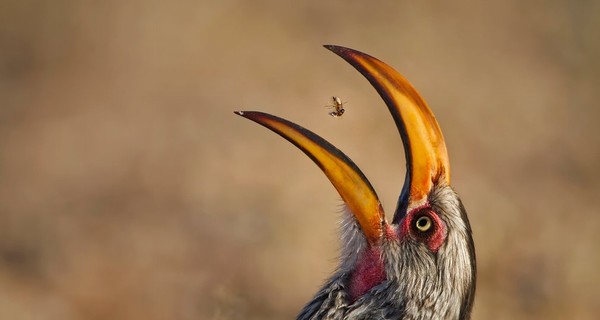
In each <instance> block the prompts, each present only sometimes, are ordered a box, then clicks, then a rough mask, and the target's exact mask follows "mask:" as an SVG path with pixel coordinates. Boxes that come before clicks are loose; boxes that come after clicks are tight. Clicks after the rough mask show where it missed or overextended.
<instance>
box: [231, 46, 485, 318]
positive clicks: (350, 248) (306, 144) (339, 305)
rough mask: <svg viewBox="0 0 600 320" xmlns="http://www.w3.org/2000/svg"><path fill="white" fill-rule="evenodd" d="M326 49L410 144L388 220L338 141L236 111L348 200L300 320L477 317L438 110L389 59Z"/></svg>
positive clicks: (464, 228) (471, 253) (468, 239)
mask: <svg viewBox="0 0 600 320" xmlns="http://www.w3.org/2000/svg"><path fill="white" fill-rule="evenodd" d="M325 47H326V48H327V49H329V50H331V51H333V52H334V53H336V54H337V55H339V56H340V57H342V58H343V59H344V60H346V61H347V62H348V63H350V64H351V65H352V66H353V67H354V68H356V69H357V70H358V71H359V72H360V73H361V74H362V75H363V76H365V77H366V78H367V79H368V80H369V82H370V83H371V85H373V86H374V87H375V89H376V90H377V92H378V93H379V95H380V96H381V97H382V98H383V100H384V101H385V104H386V105H387V107H388V109H389V111H390V113H391V114H392V117H393V118H394V121H395V123H396V126H397V127H398V131H399V132H400V136H401V138H402V142H403V145H404V151H405V155H406V176H405V180H404V185H403V187H402V191H401V193H400V197H399V200H398V204H397V208H396V211H395V213H394V216H393V219H392V222H391V223H388V222H387V221H386V218H385V214H384V212H383V208H382V206H381V203H380V201H379V199H378V197H377V194H376V193H375V190H374V189H373V187H372V186H371V184H370V182H369V181H368V180H367V178H366V177H365V176H364V174H363V173H362V172H361V171H360V169H359V168H358V167H357V166H356V165H355V164H354V163H353V162H352V161H351V160H350V159H349V158H348V157H347V156H346V155H345V154H344V153H342V152H341V151H340V150H339V149H337V148H336V147H334V146H333V145H332V144H330V143H329V142H327V141H325V140H324V139H323V138H321V137H319V136H318V135H316V134H314V133H313V132H311V131H309V130H307V129H305V128H303V127H301V126H299V125H297V124H294V123H292V122H290V121H287V120H285V119H281V118H278V117H275V116H273V115H270V114H266V113H262V112H253V111H236V112H235V113H236V114H238V115H240V116H242V117H245V118H248V119H250V120H252V121H254V122H257V123H259V124H261V125H263V126H265V127H267V128H268V129H270V130H272V131H274V132H275V133H277V134H279V135H280V136H282V137H283V138H285V139H287V140H288V141H290V142H291V143H293V144H294V145H295V146H296V147H298V148H299V149H301V150H302V151H303V152H304V153H305V154H306V155H308V156H309V157H310V158H311V159H312V160H313V161H314V162H315V163H316V164H317V165H318V166H319V167H320V168H321V170H322V171H323V172H324V173H325V175H326V176H327V177H328V178H329V180H330V181H331V183H332V184H333V186H334V187H335V188H336V189H337V191H338V193H339V194H340V196H341V197H342V199H343V201H344V204H345V206H344V214H343V215H344V217H343V223H342V224H341V241H342V249H341V258H340V260H341V261H340V263H339V266H338V268H337V270H336V271H335V273H334V274H333V276H332V277H331V278H330V279H329V280H328V281H326V283H325V285H324V286H323V287H322V288H321V290H319V291H318V292H317V294H316V295H315V296H314V298H313V299H312V300H311V301H310V302H308V304H306V306H305V307H304V308H303V309H302V310H301V311H300V313H299V315H298V319H470V317H471V309H472V306H473V298H474V294H475V276H476V265H475V249H474V245H473V239H472V235H471V226H470V224H469V220H468V218H467V214H466V212H465V209H464V207H463V205H462V202H461V200H460V198H459V197H458V195H457V194H456V193H455V192H454V190H453V189H452V188H451V187H450V166H449V161H448V154H447V151H446V144H445V142H444V138H443V136H442V132H441V130H440V128H439V126H438V123H437V121H436V119H435V117H434V115H433V113H432V112H431V110H430V109H429V107H428V106H427V104H426V103H425V101H424V100H423V98H421V96H420V95H419V93H417V91H416V90H415V89H414V88H413V86H412V85H411V84H410V83H409V82H408V81H407V80H406V79H405V78H404V77H403V76H402V75H400V74H399V73H398V72H397V71H395V70H394V69H393V68H391V67H390V66H388V65H387V64H385V63H383V62H382V61H380V60H378V59H376V58H374V57H371V56H369V55H367V54H364V53H362V52H359V51H356V50H353V49H349V48H344V47H339V46H333V45H326V46H325Z"/></svg>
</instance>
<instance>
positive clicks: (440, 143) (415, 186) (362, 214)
mask: <svg viewBox="0 0 600 320" xmlns="http://www.w3.org/2000/svg"><path fill="white" fill-rule="evenodd" d="M325 47H326V48H327V49H329V50H331V51H333V52H334V53H336V54H337V55H339V56H340V57H342V58H344V59H345V60H346V61H347V62H349V63H350V64H351V65H352V66H354V67H355V68H356V69H357V70H358V71H359V72H360V73H362V74H363V76H365V77H366V78H367V79H368V80H369V82H370V83H371V85H373V86H374V87H375V89H376V90H377V92H379V95H380V96H381V97H382V98H383V100H384V101H385V103H386V105H387V106H388V109H389V110H390V113H391V114H392V117H393V118H394V121H395V122H396V126H397V127H398V131H399V132H400V136H401V137H402V141H403V144H404V152H405V154H406V166H407V171H406V179H405V181H404V186H403V188H402V193H401V194H400V198H399V200H398V208H397V209H396V213H395V214H394V222H395V223H396V222H398V221H399V220H400V219H401V218H402V217H403V216H404V214H405V213H406V210H407V208H408V207H413V206H416V205H419V204H423V203H424V201H426V199H427V195H428V194H429V192H430V191H431V189H432V188H433V186H434V185H435V184H436V183H438V182H440V179H443V180H444V182H446V183H447V184H449V183H450V166H449V163H448V154H447V151H446V145H445V143H444V138H443V136H442V132H441V131H440V128H439V126H438V124H437V121H436V120H435V117H434V115H433V113H432V112H431V110H430V109H429V107H428V106H427V104H426V103H425V101H424V100H423V99H422V98H421V96H420V95H419V94H418V93H417V91H416V90H415V89H414V88H413V86H412V85H411V84H410V83H409V82H408V80H406V79H405V78H404V77H402V76H401V75H400V74H399V73H398V72H397V71H395V70H394V69H392V68H391V67H390V66H388V65H387V64H385V63H383V62H381V61H379V60H377V59H375V58H373V57H371V56H369V55H367V54H364V53H361V52H359V51H356V50H352V49H348V48H344V47H338V46H330V45H328V46H325ZM235 113H236V114H238V115H240V116H242V117H245V118H248V119H250V120H252V121H254V122H256V123H259V124H261V125H263V126H264V127H266V128H269V129H270V130H272V131H274V132H275V133H277V134H279V135H280V136H282V137H283V138H285V139H287V140H288V141H290V142H291V143H293V144H294V145H295V146H296V147H298V148H299V149H300V150H302V151H303V152H304V153H305V154H306V155H308V156H309V157H310V158H311V159H312V160H313V161H314V162H315V163H316V164H317V165H318V166H319V167H320V168H321V170H322V171H323V172H324V173H325V175H326V176H327V177H328V178H329V180H330V181H331V183H332V184H333V186H334V187H335V188H336V189H337V191H338V193H339V194H340V196H341V197H342V199H343V200H344V202H345V203H346V205H347V206H348V208H349V209H350V211H351V212H352V214H353V215H354V217H355V218H356V220H357V221H358V223H359V225H360V227H361V229H362V232H363V234H364V235H365V238H366V239H367V241H368V243H369V244H370V245H374V244H377V243H378V242H379V241H380V239H381V237H382V235H383V231H384V230H383V228H384V226H385V225H386V223H387V222H386V221H385V214H384V212H383V208H382V206H381V203H380V201H379V198H378V197H377V194H376V193H375V190H374V189H373V187H372V186H371V184H370V183H369V181H368V180H367V178H366V177H365V176H364V174H363V173H362V172H361V171H360V169H358V167H357V166H356V165H355V164H354V163H353V162H352V160H350V158H348V157H347V156H346V155H345V154H344V153H342V152H341V151H340V150H339V149H337V148H336V147H334V146H333V145H332V144H330V143H329V142H327V141H326V140H325V139H323V138H321V137H319V136H318V135H316V134H314V133H313V132H311V131H309V130H307V129H305V128H303V127H301V126H299V125H297V124H294V123H292V122H290V121H287V120H285V119H281V118H278V117H275V116H273V115H270V114H266V113H262V112H254V111H236V112H235Z"/></svg>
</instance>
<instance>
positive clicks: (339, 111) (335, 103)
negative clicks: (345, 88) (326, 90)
mask: <svg viewBox="0 0 600 320" xmlns="http://www.w3.org/2000/svg"><path fill="white" fill-rule="evenodd" d="M331 102H332V104H331V105H327V106H326V107H328V108H331V109H333V110H332V111H331V112H329V115H330V116H332V117H334V118H339V117H341V116H342V115H343V114H344V112H345V111H346V110H345V109H344V102H342V99H340V98H339V97H336V96H333V97H331Z"/></svg>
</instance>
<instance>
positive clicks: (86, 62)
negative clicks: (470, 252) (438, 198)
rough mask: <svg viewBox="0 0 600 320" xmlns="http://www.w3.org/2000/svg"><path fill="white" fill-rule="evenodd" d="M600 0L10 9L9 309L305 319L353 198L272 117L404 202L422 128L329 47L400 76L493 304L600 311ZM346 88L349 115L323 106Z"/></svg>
mask: <svg viewBox="0 0 600 320" xmlns="http://www.w3.org/2000/svg"><path fill="white" fill-rule="evenodd" d="M599 31H600V3H599V2H598V1H518V0H514V1H497V2H495V3H485V4H484V3H482V2H480V1H466V2H462V3H459V4H458V3H454V4H440V5H433V4H425V3H419V2H418V1H342V0H339V1H327V2H326V1H318V0H314V1H303V2H302V3H300V2H299V1H288V2H284V1H276V0H271V1H235V0H229V1H212V2H209V1H178V2H167V1H156V0H150V1H66V0H60V1H45V2H43V1H22V0H18V1H17V0H13V1H9V0H2V1H0V318H1V319H61V320H63V319H65V320H68V319H92V320H93V319H112V320H117V319H148V320H153V319H242V318H246V319H281V318H288V319H289V318H292V317H293V316H294V315H295V314H296V312H297V311H298V310H299V309H300V308H301V306H302V305H303V303H304V302H306V301H308V299H309V298H310V297H311V295H312V294H313V293H314V292H315V291H316V290H317V289H318V287H319V286H320V284H321V282H322V281H323V280H324V279H325V278H326V277H327V275H328V274H329V273H330V272H331V271H332V270H333V268H334V266H335V261H336V260H335V259H336V248H337V246H338V242H337V238H336V237H337V235H336V221H337V218H338V215H339V214H338V213H337V211H338V210H339V205H340V200H339V196H338V195H337V194H336V192H335V190H334V189H333V187H332V186H331V185H330V184H329V182H328V181H327V180H326V179H325V177H324V176H323V175H322V173H321V172H320V171H319V169H318V168H317V167H316V166H315V165H314V164H312V163H311V161H309V159H308V158H306V157H305V156H304V155H303V154H302V153H300V152H299V151H297V150H295V149H294V147H293V146H291V145H289V144H288V143H287V142H285V141H284V140H283V139H281V138H279V137H277V136H275V135H274V134H272V133H270V132H268V131H267V130H265V129H263V128H261V127H259V126H257V125H256V124H253V123H251V122H249V121H247V120H244V119H242V118H239V117H237V116H235V115H233V114H232V111H233V110H236V109H250V110H252V109H257V110H262V111H266V112H270V113H274V114H276V115H279V116H282V117H285V118H287V119H290V120H292V121H294V122H297V123H299V124H301V125H304V126H306V127H308V128H310V129H311V130H314V131H315V132H317V133H319V134H320V135H322V136H323V137H325V138H326V139H328V140H329V141H331V142H332V143H334V144H335V145H336V146H338V147H339V148H340V149H342V150H344V152H346V153H347V154H348V155H349V156H350V157H351V158H352V159H353V160H354V161H355V162H356V163H357V164H358V165H359V166H360V167H361V168H362V169H363V171H364V172H365V174H366V175H367V176H368V177H369V178H370V179H371V182H372V183H373V185H374V186H375V188H376V190H377V191H378V193H379V194H380V197H381V199H382V201H383V202H384V207H385V208H386V210H387V211H388V212H391V211H392V210H393V208H394V206H395V203H396V197H397V195H398V193H399V191H400V188H401V185H402V181H403V177H404V165H405V164H404V155H403V153H402V148H401V144H400V139H399V137H398V134H397V132H396V130H395V128H394V126H393V122H392V120H391V118H390V117H389V115H388V113H387V111H386V109H385V107H384V105H383V102H382V101H381V100H380V99H379V97H378V96H377V94H376V93H375V91H374V90H373V89H372V88H371V87H370V86H369V84H368V83H367V81H366V80H365V79H363V78H362V76H360V75H359V74H358V73H357V72H356V71H354V70H353V69H352V68H351V67H350V66H349V65H347V64H346V63H345V62H343V61H342V60H341V59H339V58H338V57H336V56H335V55H333V54H332V53H330V52H328V51H327V50H325V49H323V48H322V47H321V45H322V44H328V43H331V44H340V45H344V46H349V47H352V48H356V49H359V50H361V51H364V52H367V53H370V54H372V55H374V56H376V57H378V58H380V59H382V60H384V61H386V62H388V63H389V64H391V65H393V66H394V67H396V68H397V69H398V70H400V71H401V72H402V73H403V74H404V75H405V76H407V77H408V78H409V79H410V80H411V81H412V82H413V84H414V85H415V86H416V87H417V88H418V89H419V90H420V92H421V93H422V95H423V96H424V97H425V98H426V99H427V101H428V102H429V104H430V106H431V107H432V109H433V110H434V112H435V113H436V115H437V117H438V119H439V122H440V124H441V126H442V129H443V130H444V133H445V136H446V139H447V143H448V147H449V150H450V157H451V163H452V165H453V185H454V186H455V188H456V189H457V191H458V192H459V193H460V195H461V196H462V198H463V200H464V202H465V205H466V207H467V209H468V211H469V214H470V218H471V223H472V225H473V229H474V232H475V240H476V247H477V254H478V264H479V279H478V291H477V297H476V301H475V309H474V313H475V315H474V318H475V319H597V317H598V314H600V304H599V303H598V302H599V301H600V294H599V293H598V292H599V291H598V288H599V287H600V271H599V270H600V267H599V265H600V249H599V247H598V246H599V244H600V232H599V230H600V215H599V212H598V208H599V207H600V182H599V180H598V179H599V178H600V165H599V164H600V126H599V125H598V120H599V116H600V110H599V109H600V107H599V104H598V101H599V100H600V90H598V86H599V84H600V64H599V63H598V57H600V41H598V39H599V33H600V32H599ZM331 95H339V96H340V97H342V99H344V100H345V101H347V102H348V103H347V113H346V114H345V115H344V117H343V118H342V119H340V120H337V119H333V118H331V117H329V116H327V114H326V112H327V110H326V109H325V108H323V106H324V105H325V104H327V102H328V99H329V97H330V96H331Z"/></svg>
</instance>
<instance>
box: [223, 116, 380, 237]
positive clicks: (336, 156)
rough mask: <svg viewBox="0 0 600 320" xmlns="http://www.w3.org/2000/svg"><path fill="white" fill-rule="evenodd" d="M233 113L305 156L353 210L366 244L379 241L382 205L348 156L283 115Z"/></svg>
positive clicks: (367, 181)
mask: <svg viewBox="0 0 600 320" xmlns="http://www.w3.org/2000/svg"><path fill="white" fill-rule="evenodd" d="M235 113H236V114H238V115H240V116H242V117H245V118H248V119H250V120H252V121H254V122H256V123H259V124H261V125H263V126H265V127H267V128H269V129H271V130H272V131H274V132H275V133H277V134H279V135H280V136H282V137H284V138H285V139H287V140H288V141H289V142H291V143H293V144H294V145H295V146H296V147H298V148H299V149H300V150H302V151H303V152H304V153H305V154H306V155H307V156H309V157H310V158H311V159H312V160H313V161H314V162H315V163H316V164H317V165H318V166H319V168H321V170H323V172H324V173H325V175H326V176H327V178H329V181H331V183H332V184H333V186H334V187H335V188H336V190H337V191H338V193H339V194H340V196H341V197H342V199H343V200H344V202H345V203H346V205H347V206H348V208H349V209H350V211H351V212H352V214H354V217H355V218H356V220H357V221H358V223H359V224H360V227H361V229H362V231H363V234H364V235H365V237H366V239H367V241H368V242H369V244H375V243H377V241H379V239H380V238H381V235H382V230H383V225H384V224H385V215H384V213H383V208H382V207H381V203H380V202H379V198H378V197H377V194H376V193H375V190H374V189H373V187H372V186H371V183H369V180H367V178H366V177H365V175H364V174H363V173H362V172H361V171H360V169H359V168H358V167H357V166H356V165H355V164H354V162H352V160H350V158H348V157H347V156H346V155H345V154H344V153H343V152H341V151H340V150H339V149H338V148H336V147H334V146H333V145H332V144H331V143H329V142H327V141H326V140H325V139H323V138H321V137H319V136H318V135H316V134H314V133H313V132H311V131H309V130H307V129H305V128H303V127H301V126H299V125H297V124H295V123H292V122H290V121H287V120H285V119H281V118H278V117H275V116H273V115H270V114H267V113H262V112H253V111H236V112H235Z"/></svg>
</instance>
